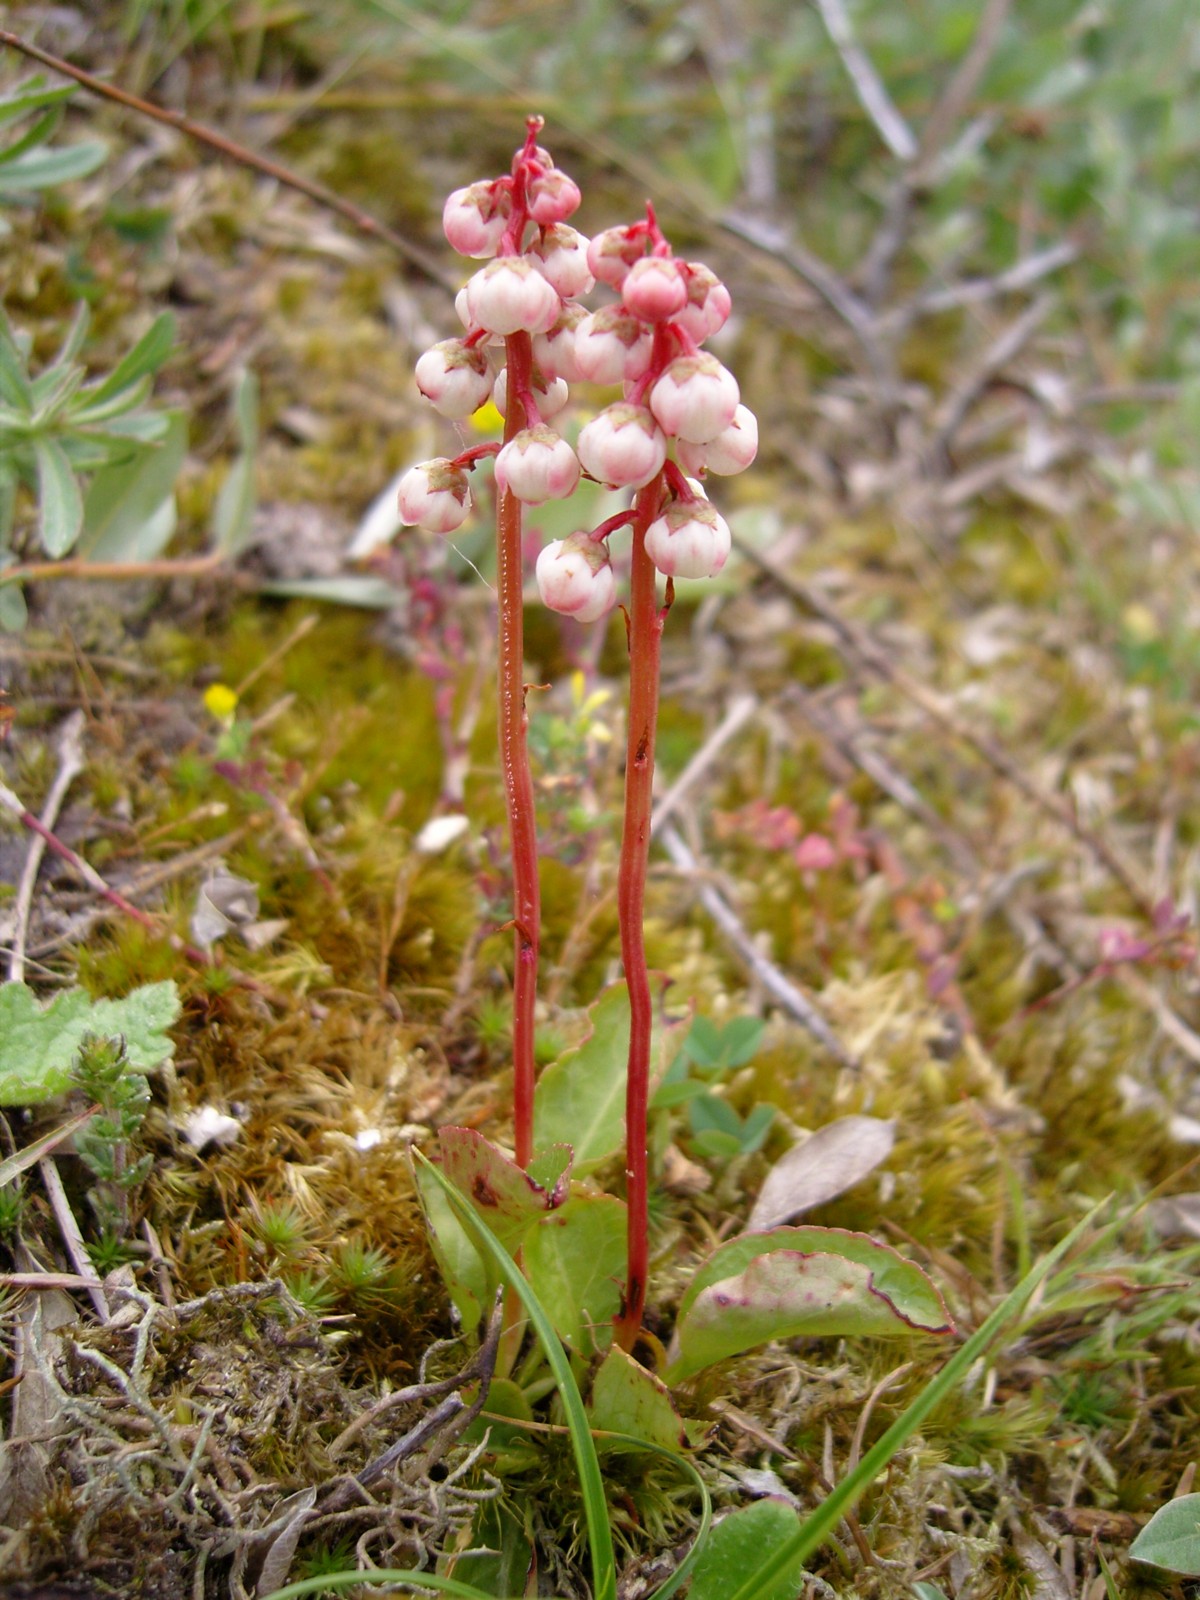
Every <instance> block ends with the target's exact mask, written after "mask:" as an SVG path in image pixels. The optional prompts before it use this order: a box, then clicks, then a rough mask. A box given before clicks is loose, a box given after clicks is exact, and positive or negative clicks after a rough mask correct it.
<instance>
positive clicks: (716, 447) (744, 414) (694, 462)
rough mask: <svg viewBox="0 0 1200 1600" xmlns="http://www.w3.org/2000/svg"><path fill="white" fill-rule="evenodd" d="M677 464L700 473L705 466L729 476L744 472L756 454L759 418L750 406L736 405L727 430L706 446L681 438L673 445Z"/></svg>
mask: <svg viewBox="0 0 1200 1600" xmlns="http://www.w3.org/2000/svg"><path fill="white" fill-rule="evenodd" d="M675 453H676V455H677V456H678V457H679V465H680V466H681V467H683V468H684V469H685V470H686V471H688V472H699V471H700V469H701V468H702V467H707V468H708V470H709V472H717V473H720V475H721V476H722V477H725V478H728V477H731V476H732V475H733V474H734V473H735V472H745V470H746V468H747V467H748V466H749V465H750V463H751V462H752V461H753V460H754V458H755V456H756V455H757V454H758V418H757V417H756V416H755V415H754V413H753V411H751V410H750V407H749V406H739V407H738V408H737V410H736V411H735V412H734V413H733V421H732V422H731V423H730V424H729V426H728V427H727V428H724V429H722V431H721V432H720V433H719V434H718V435H717V437H716V438H715V439H710V440H709V442H708V443H707V444H688V443H687V441H686V440H684V439H680V440H679V442H678V443H677V445H676V446H675Z"/></svg>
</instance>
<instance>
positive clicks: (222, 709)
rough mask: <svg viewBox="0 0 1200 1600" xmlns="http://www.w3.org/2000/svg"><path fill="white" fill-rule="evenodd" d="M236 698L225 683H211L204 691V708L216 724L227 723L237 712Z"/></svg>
mask: <svg viewBox="0 0 1200 1600" xmlns="http://www.w3.org/2000/svg"><path fill="white" fill-rule="evenodd" d="M237 703H238V697H237V695H236V693H235V692H234V691H233V690H232V689H231V688H230V687H229V685H228V684H227V683H211V684H209V686H208V688H207V689H206V690H205V691H204V707H205V710H206V711H208V713H209V715H210V716H214V717H216V719H217V721H218V722H228V721H230V719H231V718H232V716H233V713H234V712H235V711H236V710H237Z"/></svg>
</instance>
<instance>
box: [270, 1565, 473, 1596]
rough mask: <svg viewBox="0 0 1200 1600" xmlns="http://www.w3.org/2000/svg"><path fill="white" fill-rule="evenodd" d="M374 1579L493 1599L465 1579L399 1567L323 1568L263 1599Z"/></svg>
mask: <svg viewBox="0 0 1200 1600" xmlns="http://www.w3.org/2000/svg"><path fill="white" fill-rule="evenodd" d="M377 1583H389V1584H391V1583H403V1584H405V1585H406V1586H407V1587H408V1588H409V1589H426V1590H428V1589H435V1590H436V1591H437V1592H438V1593H439V1594H450V1595H457V1596H458V1597H459V1600H495V1596H494V1595H490V1594H485V1593H484V1591H483V1590H482V1589H475V1588H473V1587H472V1586H471V1584H469V1583H459V1582H457V1581H456V1580H455V1579H454V1578H442V1577H439V1576H438V1574H437V1573H436V1572H413V1571H410V1570H409V1569H407V1568H403V1567H379V1568H368V1570H367V1571H366V1572H362V1571H354V1572H350V1571H347V1572H326V1573H323V1574H322V1575H321V1577H319V1578H300V1579H298V1580H297V1581H296V1582H295V1583H289V1584H285V1586H284V1587H283V1588H282V1589H273V1590H272V1591H271V1593H270V1594H269V1595H266V1596H265V1597H264V1600H297V1597H298V1596H300V1595H302V1594H320V1593H322V1592H323V1591H324V1590H326V1589H349V1588H352V1587H353V1588H357V1587H359V1586H360V1585H361V1586H362V1587H363V1588H371V1587H373V1586H374V1585H375V1584H377Z"/></svg>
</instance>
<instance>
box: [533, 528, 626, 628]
mask: <svg viewBox="0 0 1200 1600" xmlns="http://www.w3.org/2000/svg"><path fill="white" fill-rule="evenodd" d="M537 586H538V589H539V590H540V592H541V596H542V600H543V602H544V603H545V604H546V605H548V606H549V607H550V609H551V611H561V612H562V613H563V614H564V615H565V616H568V617H574V618H575V620H576V622H595V621H596V619H597V618H598V617H602V616H604V614H605V612H607V611H611V610H612V604H613V601H614V599H615V598H616V582H615V579H614V577H613V569H612V563H611V562H610V561H609V559H608V551H607V550H606V549H605V547H604V545H603V544H602V543H600V542H599V541H597V540H595V539H593V538H591V537H590V536H589V535H588V534H586V533H572V534H569V535H568V536H567V538H565V539H556V540H555V541H554V543H553V544H548V545H547V546H546V547H545V549H544V550H543V551H542V553H541V554H540V555H539V556H538V558H537Z"/></svg>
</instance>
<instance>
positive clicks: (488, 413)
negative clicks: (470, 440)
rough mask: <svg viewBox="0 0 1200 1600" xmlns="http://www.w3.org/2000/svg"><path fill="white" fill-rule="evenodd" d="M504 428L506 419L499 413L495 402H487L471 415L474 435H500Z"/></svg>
mask: <svg viewBox="0 0 1200 1600" xmlns="http://www.w3.org/2000/svg"><path fill="white" fill-rule="evenodd" d="M503 426H504V418H503V417H502V416H501V415H500V413H499V411H497V409H496V403H495V401H494V400H485V401H484V403H483V404H482V405H481V406H480V408H479V410H478V411H473V412H472V413H471V431H472V432H473V433H499V432H500V430H501V428H503Z"/></svg>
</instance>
